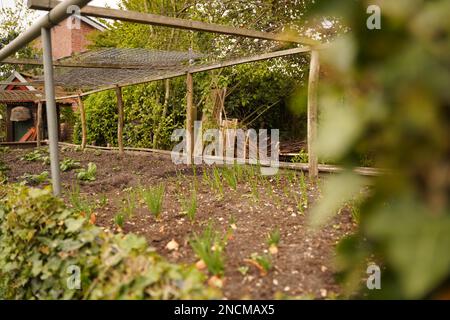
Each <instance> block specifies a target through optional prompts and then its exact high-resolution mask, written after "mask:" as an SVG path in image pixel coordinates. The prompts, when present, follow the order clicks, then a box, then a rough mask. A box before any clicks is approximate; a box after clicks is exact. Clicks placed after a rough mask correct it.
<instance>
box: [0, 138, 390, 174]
mask: <svg viewBox="0 0 450 320" xmlns="http://www.w3.org/2000/svg"><path fill="white" fill-rule="evenodd" d="M28 143H32V142H28ZM1 144H4V145H8V144H14V143H0V145H1ZM22 144H25V143H22ZM59 145H60V146H67V147H74V148H76V147H78V146H77V145H76V144H72V143H67V142H59ZM86 148H88V149H93V150H104V151H112V152H117V151H118V149H117V147H100V146H91V145H87V146H86ZM124 149H125V151H128V152H130V153H142V152H146V153H156V154H160V155H164V156H167V157H169V158H170V157H172V155H173V151H168V150H158V149H150V148H131V147H125V148H124ZM178 154H179V155H180V156H182V155H183V154H182V153H178ZM205 159H208V160H224V159H223V158H219V157H215V156H205ZM229 159H230V160H234V161H235V162H237V161H238V160H239V159H237V158H225V160H229ZM246 165H251V164H246ZM259 165H261V166H262V167H267V166H270V164H266V163H264V162H263V163H260V164H259ZM279 166H280V168H281V169H286V170H301V171H308V168H309V165H308V164H307V163H292V162H280V163H279ZM319 170H320V172H324V173H340V172H343V171H345V170H346V169H345V168H343V167H339V166H333V165H328V164H319ZM353 172H355V173H357V174H359V175H362V176H368V177H378V176H383V175H388V174H389V175H391V174H393V173H392V171H390V170H387V169H380V168H371V167H355V168H353Z"/></svg>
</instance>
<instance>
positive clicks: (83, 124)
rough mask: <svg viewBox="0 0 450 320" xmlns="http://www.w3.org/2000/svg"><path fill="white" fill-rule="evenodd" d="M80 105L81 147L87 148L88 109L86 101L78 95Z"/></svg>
mask: <svg viewBox="0 0 450 320" xmlns="http://www.w3.org/2000/svg"><path fill="white" fill-rule="evenodd" d="M78 107H79V108H80V120H81V149H83V150H84V149H85V148H86V140H87V126H86V111H85V109H84V103H83V99H82V98H81V96H80V95H79V96H78Z"/></svg>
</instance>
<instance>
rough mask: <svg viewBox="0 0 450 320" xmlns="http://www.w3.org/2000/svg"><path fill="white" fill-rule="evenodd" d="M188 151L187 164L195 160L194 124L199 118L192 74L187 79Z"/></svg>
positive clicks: (188, 74)
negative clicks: (195, 103)
mask: <svg viewBox="0 0 450 320" xmlns="http://www.w3.org/2000/svg"><path fill="white" fill-rule="evenodd" d="M186 91H187V93H186V94H187V96H186V149H187V162H186V163H187V164H192V163H193V160H194V139H195V137H194V122H195V120H196V117H197V108H196V106H195V105H194V81H193V78H192V73H190V72H188V73H187V77H186Z"/></svg>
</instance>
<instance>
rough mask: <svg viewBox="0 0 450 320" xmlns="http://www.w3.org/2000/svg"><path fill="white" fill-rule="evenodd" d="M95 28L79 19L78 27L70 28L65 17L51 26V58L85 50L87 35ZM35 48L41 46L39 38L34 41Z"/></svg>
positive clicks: (87, 42) (87, 41)
mask: <svg viewBox="0 0 450 320" xmlns="http://www.w3.org/2000/svg"><path fill="white" fill-rule="evenodd" d="M95 30H96V29H95V28H94V27H92V26H90V25H89V24H87V23H85V22H83V21H81V22H80V28H79V29H77V28H72V29H70V27H69V25H68V24H67V19H66V20H64V21H62V22H61V23H59V24H58V25H57V26H55V27H53V28H52V49H53V58H54V59H59V58H63V57H67V56H70V55H72V54H73V53H78V52H83V51H86V50H87V46H88V45H89V43H90V42H89V40H88V38H87V35H88V34H89V33H91V32H93V31H95ZM35 47H36V48H37V49H41V48H42V43H41V40H40V38H38V39H37V40H36V42H35Z"/></svg>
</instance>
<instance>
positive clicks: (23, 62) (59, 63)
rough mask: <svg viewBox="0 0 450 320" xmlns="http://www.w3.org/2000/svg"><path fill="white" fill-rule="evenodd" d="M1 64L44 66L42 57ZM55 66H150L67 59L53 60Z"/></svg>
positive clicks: (114, 67) (113, 67)
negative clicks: (67, 60)
mask: <svg viewBox="0 0 450 320" xmlns="http://www.w3.org/2000/svg"><path fill="white" fill-rule="evenodd" d="M0 64H18V65H34V66H42V65H43V62H42V60H41V59H16V58H7V59H5V60H3V61H1V62H0ZM53 66H55V67H66V68H98V69H142V67H146V66H147V67H148V64H117V63H116V64H114V63H89V62H76V61H74V62H65V61H53Z"/></svg>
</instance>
